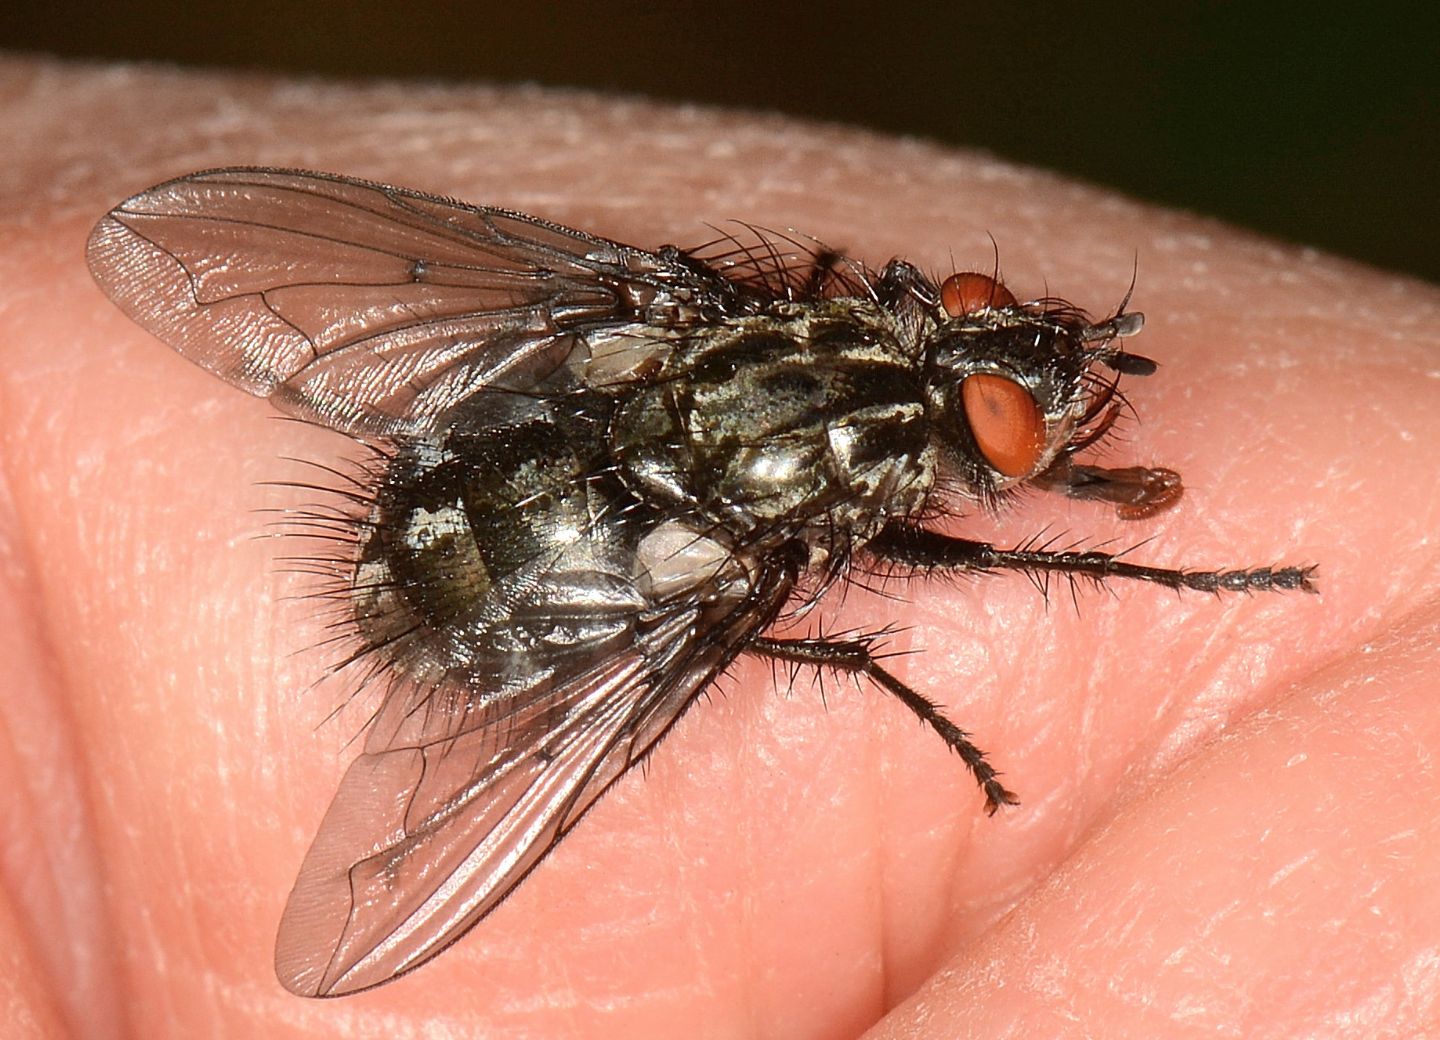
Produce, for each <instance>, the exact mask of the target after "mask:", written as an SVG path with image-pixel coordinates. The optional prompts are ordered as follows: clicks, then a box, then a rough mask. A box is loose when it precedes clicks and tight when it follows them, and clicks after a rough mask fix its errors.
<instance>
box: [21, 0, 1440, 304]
mask: <svg viewBox="0 0 1440 1040" xmlns="http://www.w3.org/2000/svg"><path fill="white" fill-rule="evenodd" d="M1437 11H1440V4H1434V3H1430V4H1421V3H1415V4H1396V3H1380V4H1372V5H1370V6H1366V5H1365V4H1363V3H1358V4H1348V5H1341V4H1331V5H1327V4H1324V3H1311V4H1309V5H1305V6H1301V5H1293V6H1292V5H1278V4H1264V3H1251V4H1244V3H1210V4H1197V3H1188V2H1185V3H1172V4H1166V3H1163V2H1161V3H1155V4H1122V3H1109V2H1102V0H1096V2H1093V3H1084V2H1077V3H1074V4H1049V3H1025V2H1010V3H992V4H988V5H987V4H966V3H948V4H947V3H930V4H920V3H914V2H909V0H896V2H891V3H886V2H884V0H877V2H871V3H867V4H863V5H861V4H845V3H830V4H826V3H824V2H822V0H811V2H808V3H804V4H780V3H772V4H765V5H760V4H753V5H752V4H746V3H725V2H723V0H722V2H708V3H692V2H681V3H669V4H663V3H654V4H636V3H610V4H576V3H555V4H541V3H526V2H523V0H512V2H509V3H484V2H482V3H473V4H463V5H462V4H435V3H410V4H407V3H400V2H393V0H392V2H389V3H381V2H372V0H353V2H341V0H320V2H311V3H304V2H300V3H296V2H291V3H278V2H273V0H264V2H255V3H245V2H243V0H232V2H217V0H193V2H190V3H184V4H168V3H159V2H150V3H139V2H135V0H129V2H126V0H117V2H113V3H108V4H103V5H100V4H82V3H73V2H72V3H64V2H60V3H52V4H46V5H43V6H42V5H40V4H30V3H26V2H18V3H17V2H16V0H10V2H9V3H4V4H0V47H5V48H9V49H15V50H29V51H46V52H50V53H54V54H61V55H68V56H75V57H103V58H129V59H150V60H160V61H168V62H179V63H183V64H188V65H223V66H235V67H243V68H259V69H268V70H282V71H292V72H295V71H311V72H319V73H323V74H327V75H337V76H351V77H353V76H401V77H440V78H445V79H464V80H489V81H496V82H537V83H543V84H550V85H566V86H582V87H593V88H597V89H601V90H618V91H625V92H631V93H640V94H645V95H649V96H653V97H658V98H669V99H683V100H693V101H701V102H710V103H715V104H721V105H731V106H743V107H754V108H761V109H773V110H779V111H783V112H788V113H793V114H796V115H801V116H809V117H815V118H821V119H830V120H840V121H844V122H848V123H857V124H862V125H865V126H869V127H874V128H879V129H884V130H890V131H894V132H898V133H908V134H919V135H924V136H926V137H930V138H934V139H936V140H939V141H943V142H948V143H952V144H957V145H968V146H978V147H981V148H985V149H989V150H991V151H994V152H996V153H998V154H1000V155H1003V156H1005V157H1007V158H1011V159H1015V160H1019V161H1023V162H1029V163H1034V164H1037V165H1040V166H1045V167H1050V168H1053V169H1057V170H1061V171H1065V172H1067V173H1070V174H1073V175H1075V176H1079V177H1083V178H1087V179H1089V180H1092V181H1096V182H1099V183H1102V184H1106V185H1111V186H1113V187H1116V188H1119V189H1121V190H1123V191H1125V192H1128V193H1130V194H1132V195H1136V196H1140V197H1142V198H1147V199H1152V200H1155V201H1159V202H1164V203H1169V204H1172V205H1177V206H1183V207H1187V208H1190V209H1193V210H1197V211H1200V212H1203V213H1208V214H1212V215H1216V216H1220V217H1224V218H1226V219H1229V220H1231V221H1234V222H1236V223H1239V224H1243V225H1246V226H1249V227H1252V228H1256V229H1259V230H1262V231H1266V232H1270V233H1272V234H1275V235H1279V236H1281V237H1283V238H1287V239H1291V240H1294V241H1299V242H1306V243H1311V244H1314V245H1318V246H1321V247H1323V248H1326V249H1329V250H1333V251H1335V252H1338V253H1343V254H1347V255H1350V256H1354V257H1358V258H1360V259H1364V260H1368V261H1370V262H1372V263H1375V264H1379V265H1381V266H1384V267H1390V268H1395V269H1399V270H1404V271H1409V272H1412V273H1415V274H1419V275H1422V276H1425V277H1428V278H1430V279H1436V280H1440V248H1437V247H1436V245H1435V236H1436V234H1437V231H1440V191H1437V184H1436V181H1437V173H1440V15H1437V13H1436V12H1437Z"/></svg>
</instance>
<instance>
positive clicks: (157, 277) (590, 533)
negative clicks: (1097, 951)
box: [89, 169, 1311, 996]
mask: <svg viewBox="0 0 1440 1040" xmlns="http://www.w3.org/2000/svg"><path fill="white" fill-rule="evenodd" d="M781 246H783V247H784V248H786V249H787V250H789V252H788V253H784V254H782V253H781V251H780V247H781ZM797 249H798V250H799V252H798V253H797V252H796V250H797ZM89 260H90V267H91V270H92V271H93V272H94V274H95V277H96V279H97V280H98V281H99V283H100V285H101V286H102V287H103V288H104V290H105V291H106V293H108V294H109V295H110V297H111V298H112V299H113V300H115V302H116V303H118V304H119V305H120V306H121V307H122V308H124V310H125V311H126V312H127V313H128V314H130V315H131V317H133V318H134V319H135V320H136V321H138V322H139V323H140V324H141V325H143V326H144V327H145V328H147V329H149V330H151V331H152V332H154V333H155V334H156V335H158V336H159V337H160V338H161V339H163V340H165V341H166V342H168V343H169V344H170V345H171V346H173V347H175V348H176V349H177V350H179V351H180V353H182V354H183V355H185V356H186V357H188V358H189V359H190V360H191V361H194V362H195V363H196V364H199V365H200V366H202V367H204V368H206V369H208V370H209V371H211V372H214V373H215V374H216V375H218V376H220V377H221V378H222V379H224V380H226V381H227V382H230V383H232V384H234V385H235V386H237V387H239V388H241V389H242V390H245V391H247V392H249V393H251V394H255V395H258V396H261V397H266V398H268V399H269V400H270V401H271V402H272V403H273V404H274V405H275V407H276V408H278V409H279V410H280V411H281V412H284V413H286V414H287V415H290V416H294V417H297V418H300V419H303V420H306V421H309V422H313V423H318V424H321V425H324V426H326V427H329V428H332V429H334V430H338V431H340V432H342V433H345V434H347V435H349V436H350V437H352V438H354V439H355V440H356V441H358V442H360V443H361V444H363V445H365V446H366V447H367V448H368V449H370V451H371V453H372V455H373V457H374V459H375V460H377V461H376V462H375V463H374V464H373V465H370V466H369V467H368V469H367V472H368V478H367V480H366V481H365V482H363V484H362V485H361V486H360V488H359V491H358V493H357V491H356V490H355V489H353V488H352V489H348V490H346V493H345V494H344V495H343V496H342V497H343V498H344V499H345V500H346V501H348V502H350V503H351V506H350V507H349V508H347V509H341V510H339V511H338V512H336V513H331V514H322V515H316V516H313V517H312V518H311V520H312V522H313V523H318V524H321V525H322V526H324V525H325V524H327V523H331V524H338V525H339V534H338V538H339V544H340V547H341V548H340V552H339V553H338V554H337V555H338V562H339V564H340V565H341V566H342V568H343V570H342V572H341V573H342V580H341V581H340V582H339V584H338V585H337V586H336V587H335V588H334V589H332V590H331V594H332V595H334V596H336V597H337V598H338V600H339V602H340V603H341V604H342V605H343V610H344V612H345V615H346V618H345V620H346V625H347V631H348V632H349V635H350V639H351V642H352V643H353V645H354V648H355V652H354V654H353V661H354V663H356V664H357V665H359V666H361V667H362V668H364V669H368V671H366V672H365V673H364V674H365V676H366V679H367V681H376V682H379V683H380V684H381V685H382V686H383V689H384V696H383V700H382V702H381V706H380V708H379V710H378V711H377V713H376V715H375V718H374V720H373V721H372V723H371V725H370V727H369V729H368V730H367V732H366V734H365V740H364V746H363V748H362V750H361V752H360V754H359V755H358V756H357V758H356V760H355V762H354V763H353V764H352V765H351V766H350V768H349V771H348V772H347V774H346V776H345V779H344V780H343V782H342V784H341V786H340V790H339V792H338V793H337V794H336V796H335V801H334V803H333V804H332V806H331V808H330V810H329V812H328V813H327V815H326V816H325V819H324V821H323V823H322V824H321V827H320V832H319V834H318V835H317V837H316V839H315V842H314V844H313V846H312V847H311V849H310V852H309V854H308V856H307V857H306V859H305V862H304V864H303V865H302V867H301V869H300V874H299V878H298V880H297V881H296V883H295V888H294V891H293V892H292V893H291V896H290V900H289V903H288V905H287V907H286V910H285V914H284V917H283V919H282V921H281V926H280V936H279V941H278V944H277V951H276V969H277V971H278V974H279V977H280V980H281V981H282V982H283V983H284V984H285V986H286V987H287V988H289V989H290V990H292V991H293V992H295V993H298V994H303V995H307V996H338V995H342V994H346V993H353V992H356V991H358V990H362V989H366V988H368V987H371V986H376V985H379V984H381V983H383V982H386V981H388V980H390V979H392V978H394V977H396V976H397V975H400V974H402V973H404V972H406V971H409V970H410V969H412V968H415V967H416V966H418V965H420V964H422V963H424V962H425V961H426V960H428V959H429V958H431V957H433V956H434V955H435V954H437V953H438V952H440V951H441V950H442V949H444V948H445V947H446V946H447V945H449V944H450V943H451V942H453V941H455V940H456V939H457V938H459V937H460V936H461V935H462V934H463V933H464V932H465V931H467V930H468V929H469V928H471V927H472V926H473V925H474V924H475V923H476V922H478V921H479V920H480V919H481V918H483V917H484V916H485V915H486V914H487V913H489V912H490V910H492V909H493V908H494V907H495V906H496V905H497V904H498V903H499V902H500V901H501V900H502V899H503V898H504V897H505V896H506V895H507V894H509V892H510V891H511V890H512V889H513V888H514V887H515V886H516V885H517V884H518V883H519V882H520V881H521V880H522V879H523V878H524V877H525V876H526V874H528V873H529V872H530V871H531V870H532V869H533V868H534V867H535V866H536V864H538V863H539V862H540V860H542V859H543V858H544V857H545V855H546V854H547V853H548V852H549V851H550V850H551V849H552V848H554V846H555V844H556V842H558V841H559V840H560V838H562V837H563V836H564V835H565V834H566V833H568V832H569V830H570V829H571V828H572V827H573V826H574V825H575V824H576V822H577V821H578V820H579V819H580V817H581V816H583V815H584V813H585V811H586V810H587V809H588V808H589V807H590V806H591V805H593V804H594V802H595V800H596V799H597V798H598V797H599V796H600V795H601V794H603V793H604V791H605V790H606V789H607V788H608V787H609V786H610V785H611V784H613V783H614V782H615V781H616V780H617V779H618V778H619V777H621V776H622V775H624V774H625V772H626V771H627V770H629V769H630V767H631V766H633V765H634V764H635V763H636V762H638V761H640V760H641V759H642V758H643V757H644V756H645V755H646V754H647V753H648V752H649V751H650V750H651V748H652V747H653V746H654V745H655V743H656V741H657V740H658V739H659V738H660V737H661V736H663V735H664V733H665V732H666V731H667V730H668V729H669V728H670V727H671V725H673V724H674V722H675V720H676V719H677V718H678V717H679V716H680V715H681V713H682V712H684V710H685V709H686V708H687V707H688V706H689V705H690V704H691V703H692V702H693V701H694V700H695V698H696V697H697V696H698V694H699V693H700V692H701V691H703V690H704V689H705V688H706V686H707V685H708V684H709V683H711V682H712V680H714V678H715V677H716V676H717V675H718V674H719V673H720V672H722V671H723V670H724V669H725V668H726V667H727V666H728V665H729V664H730V663H731V662H732V661H734V660H735V658H736V657H737V656H738V655H739V654H742V653H748V654H754V655H759V656H762V657H768V658H770V659H772V660H777V661H782V662H787V663H789V664H792V665H813V666H816V667H822V668H826V669H834V670H838V671H841V672H847V673H851V674H854V675H857V676H858V675H864V676H867V677H868V678H869V679H871V680H872V681H873V682H874V683H875V684H876V685H878V686H879V687H880V688H882V689H884V690H885V691H886V692H888V693H891V694H893V695H895V696H896V697H898V698H899V699H900V700H901V701H902V702H904V703H905V705H906V706H907V707H909V708H910V709H911V710H912V711H914V712H915V713H916V715H918V716H919V717H920V718H921V719H922V720H923V721H924V722H925V723H926V724H928V725H929V726H930V727H931V728H932V729H933V730H934V731H935V732H936V733H937V734H939V736H940V737H941V739H943V740H944V741H945V742H946V744H948V745H949V746H950V747H951V748H952V749H954V750H955V751H956V752H957V753H958V754H959V755H960V757H961V758H962V759H963V760H964V762H965V764H966V765H967V766H968V767H969V769H970V771H971V772H972V773H973V774H974V776H975V779H976V780H977V781H978V782H979V785H980V787H981V789H982V791H983V793H984V796H985V802H986V807H987V809H988V810H989V811H991V812H993V811H994V810H995V809H996V808H997V807H998V806H999V805H1001V804H1003V803H1009V802H1013V801H1015V798H1014V796H1013V795H1012V794H1011V793H1010V792H1009V791H1008V790H1007V789H1006V788H1005V787H1004V786H1002V785H1001V783H1000V781H999V779H998V777H997V774H996V772H995V770H994V769H993V768H992V767H991V766H990V764H989V762H988V761H987V760H986V758H985V756H984V755H983V754H982V753H981V752H980V750H979V749H978V748H977V747H976V746H975V745H974V744H972V743H971V741H970V739H969V737H968V736H967V735H966V734H965V733H964V732H963V731H961V730H960V729H959V728H958V727H957V726H956V725H954V723H952V722H951V721H949V720H948V719H947V718H945V717H944V716H943V715H942V714H941V713H940V712H939V710H938V709H937V707H936V706H935V705H934V704H933V703H932V702H931V701H930V700H928V699H927V698H926V696H925V695H924V694H923V693H921V692H920V691H917V690H914V689H911V688H910V687H909V686H907V685H905V684H904V683H902V682H901V681H900V680H899V679H897V678H895V677H894V676H893V675H891V674H890V672H888V671H887V670H886V669H885V668H883V667H882V666H881V664H880V663H879V661H878V660H877V658H876V656H875V654H874V653H873V652H872V647H873V645H874V640H873V638H869V639H867V638H864V637H856V638H819V637H816V638H808V639H799V638H778V637H775V636H772V635H767V634H766V633H767V630H768V629H769V628H770V627H771V626H772V624H773V623H774V622H775V621H777V620H778V619H781V618H783V617H785V616H789V615H791V614H794V613H797V612H799V611H803V610H804V609H806V608H808V607H809V606H811V605H813V603H814V601H815V600H816V598H817V597H818V596H819V594H820V592H821V591H823V590H824V589H825V588H826V587H827V586H828V585H830V584H831V583H833V582H834V581H836V580H841V579H843V578H844V577H845V576H846V575H847V574H850V573H865V572H866V571H871V572H881V573H884V574H887V575H889V574H894V573H897V572H898V573H914V574H924V573H930V572H935V571H1004V570H1012V571H1021V572H1024V573H1026V574H1029V575H1030V576H1032V577H1035V578H1037V579H1040V580H1043V579H1044V578H1045V577H1046V576H1048V575H1051V574H1059V575H1065V576H1070V577H1083V578H1088V579H1094V580H1097V581H1103V580H1107V579H1111V578H1128V579H1136V580H1141V581H1148V582H1154V583H1158V584H1162V585H1166V586H1169V587H1172V588H1177V589H1179V588H1183V589H1197V590H1202V591H1224V590H1242V591H1250V590H1271V589H1277V590H1283V589H1300V590H1309V589H1311V583H1310V570H1309V569H1308V568H1303V567H1282V568H1273V569H1272V568H1248V569H1228V570H1177V569H1167V568H1160V567H1149V566H1144V565H1141V564H1138V563H1131V562H1129V561H1128V560H1121V559H1117V558H1115V557H1114V556H1112V555H1108V554H1106V553H1102V552H1094V551H1066V552H1050V551H1043V550H1039V549H1035V548H1031V547H1024V548H1018V549H1003V548H999V547H996V546H993V545H989V544H986V543H983V542H978V541H972V540H969V539H965V538H959V537H952V536H949V535H945V534H941V533H939V532H938V531H937V530H935V529H934V524H935V521H936V519H937V518H939V517H941V516H954V515H956V514H957V513H963V512H965V511H967V510H969V511H973V510H974V509H977V508H990V507H993V506H995V505H997V504H998V503H1000V502H1001V500H1003V499H1004V498H1005V496H1006V495H1007V494H1009V493H1010V492H1012V491H1014V490H1016V489H1018V488H1022V487H1031V488H1040V489H1044V490H1048V491H1054V492H1057V493H1060V494H1063V495H1068V496H1071V497H1074V498H1082V499H1091V500H1096V501H1100V502H1105V503H1110V504H1111V505H1113V506H1114V507H1115V509H1116V510H1117V512H1118V513H1119V514H1120V515H1121V516H1122V517H1126V518H1130V519H1134V518H1139V517H1143V516H1148V515H1151V514H1153V513H1155V512H1158V511H1160V510H1162V509H1165V508H1167V507H1168V506H1170V505H1172V504H1173V503H1174V502H1175V501H1176V500H1177V499H1178V498H1179V497H1180V494H1181V490H1182V487H1181V483H1180V479H1179V477H1178V475H1177V474H1175V473H1174V472H1172V471H1170V470H1164V469H1147V468H1140V467H1128V468H1120V469H1115V468H1103V467H1100V466H1096V465H1092V464H1087V463H1084V462H1082V461H1080V460H1079V458H1078V456H1079V454H1080V453H1081V452H1082V451H1083V450H1084V449H1085V448H1087V447H1089V446H1091V445H1092V444H1094V443H1095V442H1096V441H1098V440H1099V439H1100V438H1101V437H1103V436H1104V434H1105V432H1106V431H1107V430H1108V429H1109V427H1110V425H1111V424H1112V423H1113V422H1114V419H1115V416H1116V414H1117V412H1118V409H1119V408H1120V407H1121V402H1120V398H1119V396H1118V393H1117V389H1116V382H1117V380H1118V379H1119V377H1120V376H1122V375H1130V376H1142V375H1147V374H1149V373H1150V372H1152V371H1153V370H1154V367H1155V366H1154V364H1153V363H1152V362H1150V361H1149V360H1147V359H1145V358H1143V357H1141V356H1139V355H1137V354H1133V353H1130V352H1128V351H1127V350H1125V349H1124V348H1123V346H1122V343H1123V340H1124V339H1125V338H1126V337H1129V336H1132V335H1133V334H1135V333H1136V332H1138V331H1139V329H1140V325H1141V318H1140V315H1139V314H1134V313H1124V312H1123V309H1122V311H1121V313H1117V314H1115V315H1114V316H1111V317H1109V318H1105V319H1103V320H1092V319H1091V318H1090V317H1088V316H1087V315H1086V314H1085V313H1083V312H1082V311H1080V310H1078V309H1076V308H1074V307H1072V306H1070V305H1069V304H1066V303H1064V302H1062V301H1058V300H1050V299H1046V300H1039V301H1034V302H1021V301H1019V300H1017V299H1016V297H1015V296H1014V295H1012V293H1011V292H1010V291H1009V290H1008V289H1007V288H1006V287H1005V286H1004V285H1002V284H1001V283H1000V282H999V281H997V280H996V279H995V278H992V277H990V276H987V275H982V274H969V273H967V274H956V275H952V276H950V277H949V278H946V279H944V280H943V281H941V282H940V283H939V284H937V283H936V281H934V280H932V279H931V278H929V277H928V276H926V275H925V274H923V273H921V272H920V271H919V270H917V269H916V268H915V267H913V266H911V265H909V264H907V263H905V262H903V261H899V260H894V261H891V262H890V263H889V264H887V265H886V266H885V267H883V268H882V269H880V270H879V271H871V270H869V269H867V268H865V267H863V266H861V265H859V264H858V263H856V262H854V261H851V260H848V259H846V258H844V257H841V256H839V255H836V254H833V253H830V252H828V251H826V250H823V249H819V248H809V247H807V246H803V245H798V246H797V244H796V243H791V242H788V241H782V240H781V239H780V238H779V237H778V236H770V237H766V236H758V237H757V238H756V240H755V241H754V242H748V241H743V240H740V239H732V240H728V242H722V243H718V244H715V245H712V246H710V247H708V248H706V249H702V250H697V251H683V250H679V249H675V248H673V247H665V248H662V249H660V250H658V251H654V252H651V251H647V250H643V249H636V248H632V247H630V246H625V245H620V244H618V243H614V242H609V241H606V240H605V239H601V238H597V237H594V236H591V235H587V234H584V233H582V232H578V231H573V230H570V229H568V228H564V227H560V226H558V225H555V224H550V223H547V222H545V221H542V220H538V219H535V218H533V217H528V216H524V215H522V214H518V213H512V212H508V211H505V210H498V209H488V208H484V207H472V206H466V205H463V204H460V203H457V202H453V201H450V200H447V199H442V198H436V197H433V196H429V195H422V194H419V193H416V192H412V191H406V190H403V189H399V188H393V187H386V186H383V185H378V184H370V183H366V182H363V181H357V180H351V179H349V178H344V177H336V176H329V175H324V174H314V173H303V172H297V171H287V170H271V169H231V170H215V171H210V172H205V173H197V174H192V175H190V176H188V177H182V178H180V179H178V180H174V181H171V182H169V183H166V184H162V185H160V186H158V187H155V188H152V189H151V190H149V191H146V192H143V193H141V194H139V195H137V196H135V197H134V198H132V199H130V200H128V201H126V202H124V203H122V204H121V205H119V206H117V207H116V208H115V209H114V210H113V211H112V212H111V213H110V214H109V215H107V216H106V217H105V218H104V219H103V220H101V222H100V223H99V225H97V227H96V228H95V231H94V233H93V235H92V236H91V239H90V246H89ZM340 490H342V489H337V494H339V492H340Z"/></svg>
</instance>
